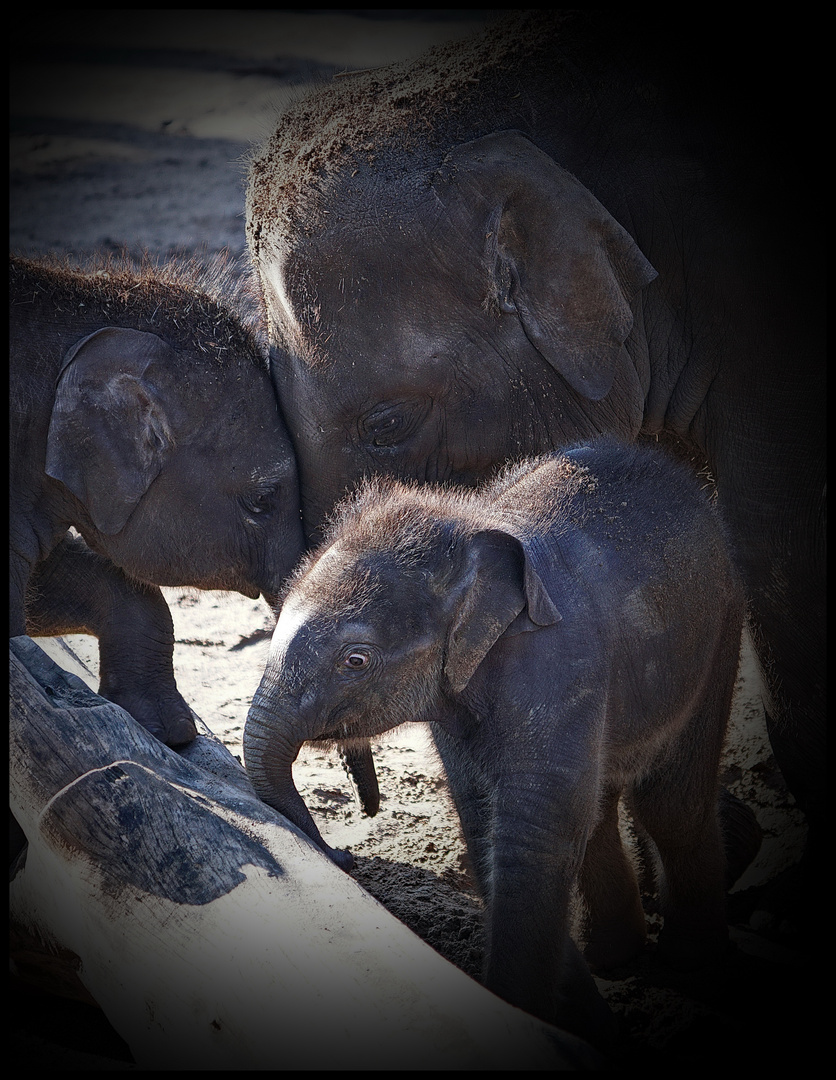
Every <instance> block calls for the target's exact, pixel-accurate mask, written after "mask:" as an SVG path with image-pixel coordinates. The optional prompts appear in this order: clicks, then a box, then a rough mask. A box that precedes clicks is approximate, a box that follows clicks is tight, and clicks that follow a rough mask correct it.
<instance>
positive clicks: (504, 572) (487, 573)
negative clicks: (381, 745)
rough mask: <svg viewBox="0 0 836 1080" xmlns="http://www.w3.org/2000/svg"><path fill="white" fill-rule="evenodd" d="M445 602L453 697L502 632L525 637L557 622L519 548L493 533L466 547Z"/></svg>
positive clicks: (446, 668)
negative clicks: (448, 616) (448, 611)
mask: <svg viewBox="0 0 836 1080" xmlns="http://www.w3.org/2000/svg"><path fill="white" fill-rule="evenodd" d="M450 603H451V607H452V612H451V620H450V626H449V629H448V632H447V647H446V653H445V659H444V673H445V675H446V676H447V680H448V682H449V684H450V686H451V687H452V689H453V691H454V692H455V693H460V692H461V691H462V690H464V688H465V687H466V686H467V684H468V683H469V682H470V680H471V678H472V677H473V674H474V672H475V671H476V669H477V668H478V667H479V665H480V664H481V663H482V661H483V660H484V659H485V657H486V656H487V654H488V653H489V652H490V650H491V648H492V647H493V645H494V644H495V643H496V642H497V641H498V639H499V638H500V637H501V636H502V635H503V634H504V633H505V632H506V631H508V632H509V633H524V632H526V631H530V630H539V629H540V628H541V627H543V626H551V625H553V624H554V623H556V622H560V620H561V615H560V614H559V612H558V611H557V609H556V608H555V606H554V604H553V602H552V600H551V597H550V596H549V594H548V593H547V592H546V588H545V586H544V585H543V582H542V579H541V578H540V576H539V574H538V573H537V571H536V570H535V569H534V567H533V566H532V565H531V563H530V561H529V559H528V557H527V555H526V553H525V550H524V548H523V545H522V544H521V543H520V541H519V540H518V539H517V538H516V537H515V536H511V535H510V534H509V533H505V532H502V531H501V530H498V529H486V530H483V531H482V532H479V533H477V534H476V535H475V536H474V537H473V539H472V540H471V541H470V542H469V544H468V548H467V554H466V557H465V561H464V567H463V570H462V573H461V575H460V577H459V578H458V581H457V584H456V586H455V587H454V589H453V590H452V591H451V594H450Z"/></svg>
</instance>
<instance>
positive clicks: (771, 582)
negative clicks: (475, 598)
mask: <svg viewBox="0 0 836 1080" xmlns="http://www.w3.org/2000/svg"><path fill="white" fill-rule="evenodd" d="M656 17H657V16H656V14H654V19H655V18H656ZM648 19H649V17H648ZM681 29H682V28H681V27H680V26H679V25H677V27H676V28H675V32H673V31H671V33H670V34H666V33H665V32H663V30H662V29H660V28H659V27H658V26H651V25H650V24H649V22H645V23H644V24H641V23H640V22H636V21H635V13H634V12H633V11H630V12H629V13H627V14H624V15H622V14H620V13H619V12H616V11H606V12H600V11H599V12H583V13H578V12H574V13H572V14H571V15H564V14H560V13H556V14H554V13H547V12H543V11H523V12H514V13H512V14H511V16H510V17H509V18H508V19H507V20H505V21H503V22H500V23H497V24H495V25H494V26H493V27H492V28H489V29H488V30H487V31H486V32H485V33H484V34H483V35H480V36H478V37H476V38H474V39H473V40H472V41H471V42H470V43H469V44H467V45H461V44H457V45H454V46H449V47H442V48H438V49H434V50H432V51H430V52H429V53H427V54H426V55H425V56H423V57H421V58H419V59H418V60H416V61H414V62H412V63H408V64H399V65H393V66H391V67H387V68H382V69H378V70H372V71H368V72H365V73H358V74H354V75H351V76H349V77H343V78H341V79H339V80H335V81H334V82H333V83H332V84H330V85H327V86H325V87H322V88H320V89H318V90H316V91H314V92H313V93H312V94H310V95H309V96H307V97H305V98H302V99H300V100H298V101H297V102H295V103H294V104H293V105H292V106H291V107H289V108H288V109H287V111H286V112H285V113H284V114H283V116H282V117H281V118H280V120H279V122H278V126H277V128H276V130H275V132H274V133H273V135H272V136H271V137H270V138H269V139H268V140H267V141H266V142H265V143H264V145H263V146H262V147H261V148H260V150H259V151H257V152H256V153H255V154H254V156H253V159H252V161H251V166H250V174H249V182H248V193H247V236H248V242H249V246H250V251H251V254H252V257H253V260H254V263H255V266H256V268H257V271H258V274H259V276H260V279H261V284H262V288H263V291H264V296H265V300H266V305H267V311H268V318H269V325H270V334H271V338H272V342H273V346H274V348H273V360H272V367H273V376H274V379H275V381H276V384H277V386H278V389H279V393H280V397H281V401H282V404H283V408H284V411H285V415H286V417H287V420H288V424H289V428H290V431H291V437H292V439H293V442H294V445H295V449H296V452H297V459H298V464H299V468H300V482H301V487H302V493H303V515H304V520H305V524H306V529H307V533H308V536H309V538H310V539H311V540H314V539H316V538H317V537H318V536H319V529H320V524H321V522H322V520H323V518H324V516H325V515H326V514H327V512H328V511H329V510H330V508H331V506H332V504H333V503H334V502H335V501H336V500H337V499H338V498H339V496H340V495H341V494H342V493H343V492H344V491H345V490H346V488H349V487H351V486H353V485H354V484H355V483H356V482H357V481H358V479H359V478H360V477H361V476H363V475H364V474H368V473H373V472H385V473H391V474H394V475H397V476H399V477H401V478H414V479H417V480H420V481H456V482H463V483H468V484H470V483H475V482H477V481H479V480H480V479H481V478H482V477H484V476H486V475H488V474H490V473H491V472H492V471H493V470H494V469H496V467H497V466H499V465H501V464H502V463H503V462H504V461H505V460H506V459H508V458H515V457H519V456H521V455H526V454H531V453H538V452H541V451H543V450H546V449H549V448H551V447H555V446H560V445H561V444H565V443H567V442H569V441H576V440H578V439H579V438H585V437H587V436H590V435H592V434H594V433H597V432H602V431H609V432H613V433H617V434H619V435H621V436H623V437H628V438H646V437H656V438H664V439H665V440H667V441H668V442H670V443H671V444H672V446H673V447H674V449H675V450H677V451H679V452H681V453H683V454H686V455H687V456H689V457H690V458H691V459H692V460H693V461H694V462H695V464H696V466H697V467H700V468H703V467H704V468H707V469H708V470H710V473H711V475H712V476H713V478H714V480H715V481H716V485H717V491H718V498H719V501H720V503H721V506H722V509H723V511H724V513H725V517H726V519H727V521H728V523H729V525H730V527H731V531H732V534H733V539H734V542H735V548H736V554H737V558H738V560H739V563H740V566H741V569H742V572H743V575H744V577H745V581H746V585H747V590H748V599H749V605H750V610H751V615H752V621H753V625H754V628H755V636H756V641H757V646H758V650H759V654H760V658H761V661H762V666H763V668H764V670H765V672H766V674H767V676H768V678H769V683H770V689H771V691H772V697H773V699H774V705H773V707H772V708H771V709H770V715H769V729H770V737H771V740H772V745H773V748H774V752H775V756H776V759H777V761H778V763H779V765H780V767H781V770H782V771H783V774H784V776H785V778H786V781H787V783H788V785H789V787H790V789H791V791H792V792H793V794H794V796H795V798H796V799H797V801H798V802H799V804H800V805H801V806H802V807H803V809H804V810H805V811H806V813H807V815H808V819H809V821H810V823H811V827H812V830H813V832H814V830H815V825H816V823H817V822H818V821H819V820H820V819H821V815H822V812H823V786H824V783H823V782H824V754H823V747H822V744H823V696H824V689H823V683H824V675H823V672H824V570H823V560H824V543H825V540H824V486H825V473H824V433H823V432H824V415H823V400H822V394H823V379H824V377H823V348H822V338H823V333H822V323H823V320H822V312H823V299H822V287H823V274H822V270H821V265H820V261H818V260H817V259H816V257H815V254H814V252H813V251H812V250H811V249H812V247H813V245H812V244H811V243H809V242H808V241H809V240H810V220H811V219H809V218H807V217H805V214H804V211H805V208H809V207H810V206H811V196H810V194H809V193H808V191H807V190H806V187H805V185H806V184H807V177H806V175H805V174H804V172H803V169H801V166H800V163H801V162H802V161H803V156H802V155H801V153H800V151H801V149H802V148H801V147H800V146H799V145H797V144H796V143H797V141H798V140H795V141H794V140H793V136H792V133H791V126H792V124H794V122H795V118H794V114H793V109H794V108H795V107H796V106H797V105H798V104H799V101H798V95H797V94H796V96H793V94H792V91H791V90H790V89H788V86H787V83H786V82H785V81H782V80H783V75H782V74H780V73H778V72H776V71H775V70H774V69H773V68H771V67H770V66H768V64H767V58H768V57H769V56H770V55H771V51H770V46H771V45H773V44H775V43H774V42H769V41H766V40H763V39H762V38H759V37H758V31H757V30H753V29H752V27H751V26H749V25H748V24H747V26H746V35H747V36H746V38H745V39H744V38H743V37H740V38H739V39H736V38H735V37H734V35H733V34H730V32H729V31H728V30H724V31H723V34H722V35H719V36H718V31H717V28H716V27H714V26H712V27H709V28H705V29H704V30H701V28H700V27H698V26H690V27H688V33H687V34H686V35H685V36H684V37H683V34H682V33H681ZM760 33H761V34H763V31H760ZM782 33H783V28H782ZM686 39H687V40H688V43H689V53H688V55H687V56H685V55H683V54H682V51H681V50H682V42H683V41H684V40H686ZM717 41H720V42H722V44H720V45H718V44H716V43H714V42H717ZM710 42H712V44H709V43H710ZM781 44H782V47H783V42H782V43H781ZM747 58H748V59H747ZM785 120H786V121H788V122H785ZM811 895H812V892H811Z"/></svg>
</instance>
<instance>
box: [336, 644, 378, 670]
mask: <svg viewBox="0 0 836 1080" xmlns="http://www.w3.org/2000/svg"><path fill="white" fill-rule="evenodd" d="M370 661H371V655H370V653H368V652H367V651H366V650H365V649H351V650H350V651H349V652H347V653H346V654H345V656H344V657H343V660H342V666H343V667H345V668H349V669H350V670H351V671H362V670H363V668H367V667H368V666H369V662H370Z"/></svg>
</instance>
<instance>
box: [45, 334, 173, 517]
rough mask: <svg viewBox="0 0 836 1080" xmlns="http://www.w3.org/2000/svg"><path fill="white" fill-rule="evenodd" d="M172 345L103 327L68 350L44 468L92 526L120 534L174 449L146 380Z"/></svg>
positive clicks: (167, 359) (166, 361)
mask: <svg viewBox="0 0 836 1080" xmlns="http://www.w3.org/2000/svg"><path fill="white" fill-rule="evenodd" d="M173 358H174V350H173V349H172V348H171V347H170V346H169V345H167V344H166V343H165V342H164V341H163V340H162V339H161V338H159V337H157V335H156V334H148V333H144V332H142V331H139V330H130V329H126V328H124V327H118V326H108V327H104V328H102V329H100V330H96V331H95V333H93V334H90V335H89V336H88V337H85V338H83V339H82V340H81V341H78V342H76V344H75V345H73V346H72V348H70V349H69V351H68V352H67V354H66V356H65V357H64V360H63V362H62V364H61V371H60V374H59V376H58V384H57V387H56V391H55V404H54V406H53V410H52V418H51V421H50V425H49V434H48V436H47V451H46V473H47V476H51V477H53V478H54V479H55V480H60V481H61V483H62V484H64V485H65V486H66V487H67V488H68V489H69V490H70V491H71V492H72V493H73V495H75V496H76V498H78V499H79V500H80V502H81V503H82V504H83V505H84V507H85V509H86V510H87V512H88V513H89V515H90V517H91V519H92V521H93V524H94V526H95V527H96V529H98V530H99V532H101V533H104V534H106V535H111V536H112V535H115V534H116V533H118V532H121V531H122V529H123V528H124V527H125V523H126V522H127V520H128V518H129V517H130V516H131V514H132V513H133V511H134V509H135V508H136V505H137V503H138V502H139V500H140V499H141V498H142V496H143V495H144V494H145V492H146V491H147V490H148V488H149V486H150V484H151V483H152V481H153V480H154V479H155V478H156V477H157V476H158V475H159V473H160V470H161V469H162V467H163V464H164V462H165V460H166V458H167V456H168V454H169V453H170V451H171V449H172V448H173V446H174V436H173V434H172V431H171V423H170V418H169V416H168V415H167V413H166V409H165V408H164V407H163V404H162V402H161V400H160V395H159V392H158V390H157V388H156V387H155V386H154V385H153V382H152V378H151V371H152V368H153V367H154V366H155V365H166V366H167V367H168V368H169V369H170V368H171V366H172V361H173Z"/></svg>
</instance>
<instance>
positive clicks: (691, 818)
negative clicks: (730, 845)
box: [629, 719, 728, 968]
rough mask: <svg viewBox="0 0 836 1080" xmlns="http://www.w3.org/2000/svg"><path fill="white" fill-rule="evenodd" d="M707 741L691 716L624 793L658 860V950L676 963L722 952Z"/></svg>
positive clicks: (703, 960)
mask: <svg viewBox="0 0 836 1080" xmlns="http://www.w3.org/2000/svg"><path fill="white" fill-rule="evenodd" d="M700 735H702V739H703V745H700V742H699V736H700ZM708 741H710V736H708V735H707V734H706V728H705V727H704V726H702V725H700V724H699V720H698V719H697V721H696V722H695V723H694V725H693V726H691V727H689V728H688V729H686V731H685V732H684V733H683V735H682V736H681V737H680V738H679V739H678V740H676V742H675V743H674V745H672V746H670V747H669V748H668V750H667V752H663V753H662V754H661V755H660V756H659V757H658V758H657V760H656V761H655V762H654V764H653V766H652V767H651V769H650V770H648V771H647V772H646V773H645V774H644V775H643V776H642V777H641V779H640V780H639V781H637V782H636V783H635V784H634V785H633V788H632V791H631V792H630V796H629V807H630V810H631V812H632V813H633V815H634V817H635V819H636V822H637V824H638V826H639V827H640V828H642V829H644V830H646V832H647V834H648V835H649V836H650V839H651V840H652V841H653V843H654V845H655V848H656V851H657V853H658V856H659V861H660V863H661V871H662V872H661V874H660V875H659V894H660V901H661V906H662V914H663V916H664V925H663V928H662V931H661V933H660V935H659V945H658V952H659V955H660V957H661V958H663V959H664V960H666V961H667V962H669V963H671V964H672V965H674V966H676V967H680V968H691V967H696V966H701V965H703V964H708V963H711V962H713V961H715V960H718V959H720V958H721V957H722V956H724V955H725V954H726V951H727V949H728V925H727V921H726V904H725V897H726V877H725V871H726V860H725V853H724V850H723V839H722V835H721V832H720V823H719V820H718V819H719V814H718V809H717V803H718V795H717V782H716V768H717V764H718V761H719V745H718V747H717V753H716V757H717V759H718V760H717V761H714V757H715V755H714V753H713V752H712V749H711V748H710V747H708V746H706V745H705V743H706V742H708ZM696 757H699V760H698V761H697V760H693V759H694V758H696Z"/></svg>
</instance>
